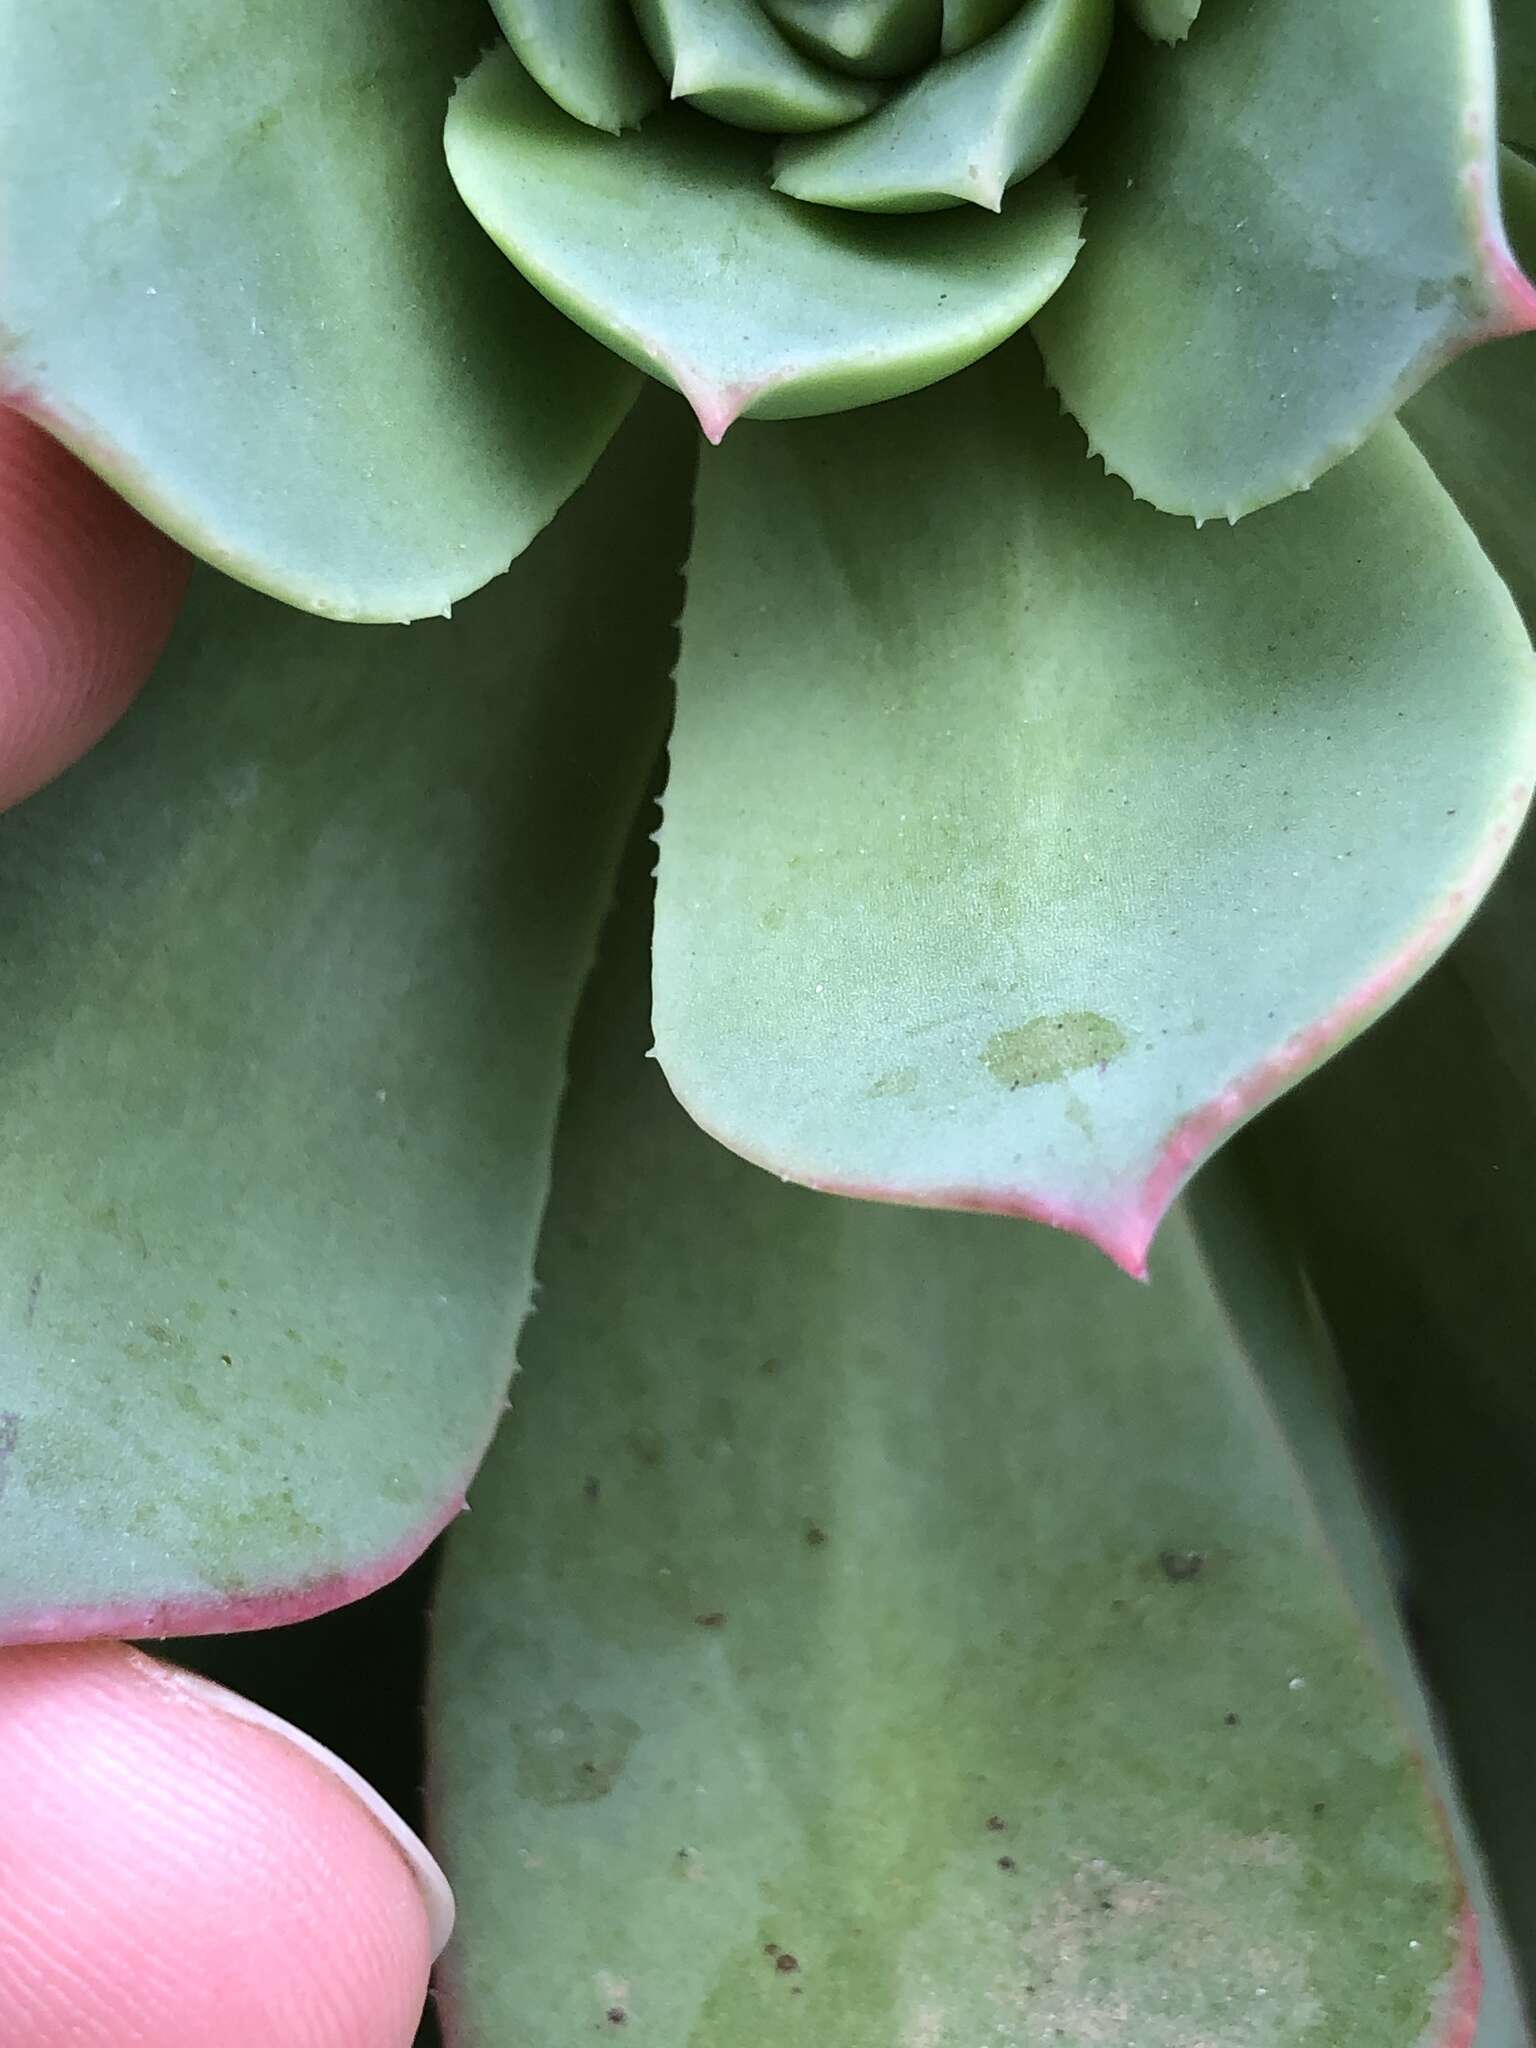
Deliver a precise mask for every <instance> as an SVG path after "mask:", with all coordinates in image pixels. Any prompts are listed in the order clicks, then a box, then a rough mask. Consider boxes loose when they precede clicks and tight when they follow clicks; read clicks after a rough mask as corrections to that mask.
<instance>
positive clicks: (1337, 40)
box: [1036, 0, 1536, 518]
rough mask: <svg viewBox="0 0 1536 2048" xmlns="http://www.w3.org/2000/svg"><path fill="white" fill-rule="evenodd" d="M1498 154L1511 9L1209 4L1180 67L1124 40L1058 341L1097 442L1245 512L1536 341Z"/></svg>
mask: <svg viewBox="0 0 1536 2048" xmlns="http://www.w3.org/2000/svg"><path fill="white" fill-rule="evenodd" d="M1493 150H1494V76H1493V58H1492V44H1491V38H1490V33H1489V27H1488V16H1487V5H1486V0H1427V4H1425V5H1422V6H1419V7H1416V8H1415V9H1414V10H1413V15H1412V22H1411V26H1410V25H1408V24H1406V23H1405V22H1404V21H1403V20H1402V19H1401V18H1400V15H1399V13H1398V12H1397V11H1396V10H1394V9H1392V8H1384V7H1360V6H1340V5H1339V4H1338V0H1285V4H1284V5H1278V6H1277V5H1273V4H1271V0H1208V4H1207V5H1206V7H1205V8H1204V10H1203V11H1202V13H1201V15H1200V17H1199V20H1198V21H1197V22H1196V24H1195V27H1194V30H1193V32H1192V34H1191V36H1190V38H1189V41H1188V43H1187V44H1184V45H1182V46H1181V47H1180V48H1178V49H1176V50H1167V49H1159V48H1157V47H1155V46H1154V45H1153V44H1151V43H1149V42H1147V41H1145V40H1144V39H1142V38H1141V37H1138V36H1123V37H1121V38H1119V40H1118V43H1117V48H1116V52H1115V54H1114V55H1113V56H1112V57H1111V60H1110V67H1109V70H1108V72H1107V73H1106V75H1105V79H1104V81H1103V83H1102V84H1101V86H1100V89H1099V92H1098V95H1097V96H1096V98H1095V100H1094V103H1093V106H1092V107H1091V108H1090V110H1089V114H1088V117H1087V119H1086V121H1085V123H1084V125H1083V128H1082V130H1081V131H1080V140H1075V141H1074V145H1073V150H1072V153H1071V154H1072V158H1073V162H1074V164H1075V165H1076V167H1077V168H1078V170H1079V174H1080V176H1081V178H1082V181H1083V184H1084V188H1085V192H1086V196H1087V205H1088V220H1089V229H1088V240H1087V246H1086V248H1085V249H1084V252H1083V255H1082V257H1081V259H1080V260H1079V262H1078V264H1077V265H1076V267H1075V269H1074V271H1073V274H1072V277H1071V278H1070V279H1069V281H1068V283H1067V285H1066V286H1065V287H1064V288H1063V290H1062V291H1061V292H1060V293H1059V294H1058V295H1057V297H1056V298H1055V299H1054V300H1053V301H1052V303H1051V304H1050V305H1049V306H1048V307H1047V308H1046V309H1045V311H1044V313H1043V314H1042V316H1041V318H1040V320H1039V322H1038V325H1037V329H1036V331H1037V334H1038V338H1039V341H1040V346H1041V349H1042V351H1043V353H1044V356H1045V361H1046V368H1047V370H1048V372H1049V374H1050V378H1051V381H1052V383H1053V384H1054V385H1055V386H1056V388H1057V389H1058V391H1060V393H1061V395H1062V398H1063V399H1064V400H1065V402H1066V404H1067V405H1068V406H1069V407H1070V409H1071V410H1072V412H1073V413H1074V414H1075V415H1076V416H1077V418H1078V419H1079V421H1080V422H1081V423H1082V426H1083V428H1084V431H1085V432H1086V433H1087V436H1088V439H1089V441H1090V443H1091V444H1092V446H1093V448H1094V449H1095V450H1096V451H1097V452H1098V453H1099V454H1101V455H1102V456H1103V457H1104V460H1105V462H1106V463H1107V464H1108V466H1109V468H1110V469H1111V470H1112V471H1113V472H1114V473H1115V474H1116V475H1118V476H1123V477H1125V478H1126V479H1127V480H1128V481H1129V482H1130V484H1131V486H1132V488H1133V489H1134V490H1135V491H1136V492H1137V493H1138V495H1140V496H1142V497H1144V498H1150V499H1151V500H1152V502H1153V503H1154V504H1156V505H1160V506H1161V507H1162V508H1163V509H1164V510H1165V511H1169V512H1188V513H1193V514H1194V515H1195V516H1196V517H1197V518H1200V517H1206V518H1209V517H1213V516H1217V515H1224V516H1227V517H1237V516H1240V515H1241V514H1243V513H1245V512H1249V511H1252V510H1253V509H1254V508H1255V507H1256V506H1260V505H1265V504H1269V503H1270V502H1272V501H1273V500H1274V499H1276V498H1281V497H1284V496H1286V495H1287V494H1288V493H1289V492H1291V491H1296V490H1301V489H1304V488H1305V487H1306V485H1307V484H1309V483H1310V482H1311V481H1312V480H1313V479H1314V478H1315V477H1317V476H1318V475H1320V474H1321V473H1322V471H1324V470H1325V469H1327V468H1328V467H1329V465H1330V464H1331V463H1333V462H1336V461H1338V460H1339V459H1340V458H1341V457H1342V456H1344V455H1346V454H1347V453H1349V451H1350V450H1351V449H1353V448H1356V447H1358V446H1359V444H1360V443H1361V442H1362V441H1363V440H1364V439H1365V437H1366V435H1367V434H1369V433H1370V432H1371V430H1372V429H1373V428H1374V427H1375V426H1377V425H1378V424H1379V422H1380V421H1381V420H1383V419H1384V418H1385V417H1386V416H1387V415H1388V414H1389V413H1391V412H1393V411H1395V410H1396V408H1397V407H1398V406H1399V405H1401V404H1402V402H1403V401H1404V399H1406V398H1407V397H1408V395H1409V394H1410V392H1412V391H1413V390H1415V389H1416V388H1417V387H1418V386H1419V385H1420V384H1422V383H1423V382H1424V380H1425V379H1426V378H1427V377H1429V376H1430V375H1431V374H1432V373H1433V372H1434V371H1435V370H1436V369H1438V368H1439V366H1440V365H1441V364H1442V363H1443V362H1444V361H1445V360H1446V359H1447V357H1448V356H1450V355H1451V354H1453V353H1454V352H1455V351H1456V350H1457V349H1459V348H1462V347H1465V346H1466V345H1468V344H1469V343H1471V342H1475V341H1477V340H1480V339H1483V338H1486V337H1488V336H1490V335H1493V334H1496V333H1503V332H1507V331H1511V330H1513V329H1517V328H1525V327H1530V326H1532V325H1536V290H1533V289H1532V287H1531V285H1530V284H1529V283H1528V282H1527V281H1526V279H1525V278H1524V277H1523V276H1522V275H1521V273H1520V271H1519V270H1518V268H1517V267H1516V266H1515V264H1514V263H1513V261H1512V260H1511V258H1510V254H1509V250H1508V248H1507V246H1506V244H1505V240H1504V235H1503V230H1502V226H1501V223H1500V219H1499V211H1498V205H1497V192H1496V189H1495V184H1496V178H1495V168H1494V160H1493Z"/></svg>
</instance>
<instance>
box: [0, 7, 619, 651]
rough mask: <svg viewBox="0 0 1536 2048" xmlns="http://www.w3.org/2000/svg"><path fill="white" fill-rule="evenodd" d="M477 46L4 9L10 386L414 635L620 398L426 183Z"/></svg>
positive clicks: (408, 12) (203, 534)
mask: <svg viewBox="0 0 1536 2048" xmlns="http://www.w3.org/2000/svg"><path fill="white" fill-rule="evenodd" d="M485 28H486V23H485V19H484V16H483V15H482V14H481V12H480V10H479V9H478V7H476V6H474V5H473V4H469V0H449V4H446V5H443V6H436V5H434V6H429V7H425V8H424V7H422V6H420V5H418V4H416V0H231V4H229V5H227V6H220V7H217V8H214V9H209V8H206V7H200V6H197V5H194V4H192V0H145V4H142V5H134V6H131V7H121V8H120V7H109V8H106V9H101V8H97V7H95V6H90V5H86V4H83V0H64V4H61V5H50V6H46V7H20V8H17V9H14V10H13V11H12V15H11V18H10V23H9V38H8V43H7V49H6V61H5V64H4V66H3V68H0V124H3V125H4V127H5V129H6V132H7V138H8V140H7V160H6V178H7V237H6V253H5V274H4V279H3V282H0V322H3V329H0V338H3V346H4V358H5V359H4V368H3V373H0V374H3V378H4V381H5V383H6V384H7V386H8V387H9V388H8V391H7V394H6V395H7V397H8V399H9V400H10V402H12V403H14V404H19V405H21V406H22V408H23V409H24V410H25V411H27V412H29V413H31V414H32V416H33V417H34V418H36V419H38V420H39V421H40V422H41V423H42V424H43V425H44V426H46V427H48V428H49V429H50V430H51V431H53V432H54V433H56V434H57V435H58V436H59V437H60V439H62V440H64V441H66V442H68V444H69V445H70V446H71V447H72V448H74V449H75V450H76V452H77V453H78V454H80V455H82V456H83V457H84V458H85V460H86V461H87V462H89V463H90V464H91V465H92V467H93V468H96V469H98V470H99V471H100V472H101V474H102V475H103V476H104V477H106V479H107V480H108V482H109V483H111V484H112V485H113V486H114V488H116V489H117V490H119V491H120V492H121V493H122V494H123V495H124V496H125V497H127V498H129V499H131V501H132V502H133V503H134V504H135V505H137V506H138V507H139V508H140V510H142V511H143V512H145V513H147V514H148V516H149V517H150V518H151V519H152V520H154V521H155V523H156V524H157V525H159V526H162V527H164V528H165V529H166V530H167V532H169V533H172V534H174V535H175V536H176V538H177V539H178V540H181V541H184V542H185V543H186V545H187V546H188V547H189V548H191V549H192V550H193V551H194V552H195V553H197V554H200V555H202V556H203V557H204V558H205V559H206V560H208V561H211V562H213V563H214V564H216V565H217V566H218V567H220V568H222V569H225V570H227V571H228V572H229V573H230V574H231V575H233V576H237V577H239V578H240V579H241V580H242V581H243V582H247V583H251V584H254V585H255V586H256V587H257V588H259V589H263V590H268V591H271V592H273V593H275V594H276V595H277V596H279V597H282V598H284V599H286V600H287V601H288V602H289V603H292V604H298V605H303V606H304V607H306V608H307V609H309V610H311V611H316V612H323V613H328V614H331V615H334V616H336V617H340V618H356V619H379V620H395V619H406V618H413V617H419V616H422V615H425V614H428V613H434V612H439V611H441V610H442V609H443V608H444V607H445V606H446V605H447V604H449V603H450V602H451V601H453V600H455V599H457V598H460V597H462V596H464V595H465V594H466V593H467V592H469V591H471V590H474V589H477V588H478V587H479V586H480V585H481V584H482V583H484V582H485V581H486V580H487V579H488V578H489V577H492V576H495V575H498V574H500V572H501V571H502V570H503V569H505V568H506V566H507V563H508V561H509V560H510V559H511V558H512V557H513V556H514V555H516V554H518V553H519V552H520V551H521V550H522V549H523V548H525V547H526V546H527V545H528V543H529V541H530V540H531V539H532V538H533V536H534V535H535V534H536V533H537V532H538V531H539V529H540V528H541V527H542V526H543V525H544V524H545V522H546V521H547V520H548V519H549V518H550V516H551V514H552V513H553V512H554V511H555V510H556V509H557V507H558V506H559V505H560V504H561V503H562V501H563V500H564V499H565V498H566V497H567V496H568V495H569V493H570V492H571V491H572V490H573V489H574V488H575V487H576V485H577V484H578V483H580V481H581V479H582V478H583V477H584V476H585V475H586V473H587V471H588V470H589V469H590V468H591V466H592V463H593V461H594V460H595V459H596V457H597V455H598V453H599V451H600V450H601V448H602V446H603V444H604V442H605V441H606V440H607V439H608V437H609V435H610V434H611V433H612V432H613V429H614V427H615V426H616V425H617V424H618V421H619V420H620V418H621V417H622V415H623V412H624V409H625V407H626V406H627V405H628V404H629V402H630V400H631V398H632V397H633V394H634V384H633V380H632V379H631V377H630V376H629V374H628V372H627V371H625V370H624V369H622V368H621V367H620V366H619V365H618V364H616V363H614V362H612V361H611V360H609V359H606V358H605V357H604V356H603V355H602V354H601V353H600V352H599V351H597V350H595V349H593V348H592V347H591V345H590V344H589V343H588V342H587V341H585V340H584V339H583V338H582V337H581V336H579V335H577V334H575V333H573V332H572V330H571V329H570V328H569V327H568V326H567V325H566V324H565V322H563V321H561V320H560V319H558V318H557V317H556V316H555V315H554V314H553V313H551V312H550V310H549V308H548V307H547V306H545V305H544V304H543V303H542V302H541V301H540V299H539V298H538V297H537V295H536V294H534V293H532V292H529V291H527V290H526V289H524V287H523V286H522V285H521V283H520V282H519V280H517V279H516V278H515V277H512V276H510V275H509V274H508V273H507V271H506V269H505V266H504V265H499V264H498V263H497V262H496V260H495V258H494V255H493V254H492V252H490V251H489V250H487V249H486V247H485V244H484V240H483V238H482V237H481V236H480V235H479V234H477V232H476V231H475V227H474V224H473V222H471V221H469V220H466V219H465V218H464V214H463V209H462V208H461V207H460V205H459V203H458V201H457V199H456V197H455V195H454V191H453V187H452V184H451V182H450V180H449V179H448V177H447V175H446V173H445V172H444V170H443V166H442V158H441V143H440V134H441V120H442V109H443V106H444V104H445V103H446V101H447V98H448V95H449V92H450V91H451V89H452V85H453V80H454V77H455V75H456V74H458V73H461V72H463V71H464V70H465V69H467V68H468V65H469V63H470V62H471V60H472V58H473V55H474V52H475V50H476V49H477V48H478V47H479V45H480V43H481V42H482V41H483V39H484V35H485Z"/></svg>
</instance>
